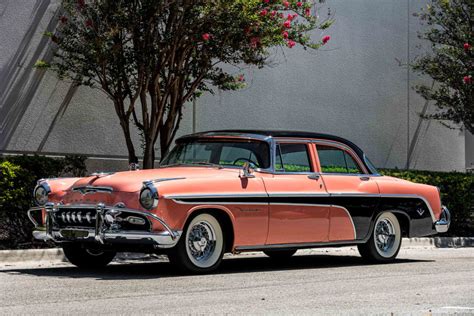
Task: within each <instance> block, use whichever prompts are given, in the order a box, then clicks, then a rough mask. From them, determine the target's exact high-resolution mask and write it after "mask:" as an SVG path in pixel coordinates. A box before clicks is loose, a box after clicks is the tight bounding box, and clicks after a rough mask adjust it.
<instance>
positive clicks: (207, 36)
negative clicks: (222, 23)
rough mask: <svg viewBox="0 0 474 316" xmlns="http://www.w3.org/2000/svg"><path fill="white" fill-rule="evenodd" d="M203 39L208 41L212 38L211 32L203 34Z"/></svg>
mask: <svg viewBox="0 0 474 316" xmlns="http://www.w3.org/2000/svg"><path fill="white" fill-rule="evenodd" d="M202 39H203V40H205V41H206V42H207V41H208V40H210V39H211V34H209V33H204V34H202Z"/></svg>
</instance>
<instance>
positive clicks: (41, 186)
mask: <svg viewBox="0 0 474 316" xmlns="http://www.w3.org/2000/svg"><path fill="white" fill-rule="evenodd" d="M50 193H51V188H50V186H49V184H48V182H47V181H45V180H39V181H38V184H37V185H36V187H35V189H34V190H33V200H34V201H35V203H36V205H38V206H44V205H45V204H46V203H48V196H49V194H50Z"/></svg>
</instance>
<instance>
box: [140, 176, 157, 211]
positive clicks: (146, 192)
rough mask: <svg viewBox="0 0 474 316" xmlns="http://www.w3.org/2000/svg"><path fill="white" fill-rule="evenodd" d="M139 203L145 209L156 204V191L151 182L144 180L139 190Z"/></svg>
mask: <svg viewBox="0 0 474 316" xmlns="http://www.w3.org/2000/svg"><path fill="white" fill-rule="evenodd" d="M140 204H141V206H143V207H144V208H145V209H147V210H151V209H154V208H155V207H157V206H158V191H157V190H156V188H155V186H154V185H153V182H151V181H149V182H144V183H143V188H142V190H141V191H140Z"/></svg>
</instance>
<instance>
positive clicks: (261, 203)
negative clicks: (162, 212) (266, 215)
mask: <svg viewBox="0 0 474 316" xmlns="http://www.w3.org/2000/svg"><path fill="white" fill-rule="evenodd" d="M172 200H173V201H174V202H175V203H177V204H191V205H196V204H200V205H266V206H268V204H269V203H268V202H209V201H206V202H204V203H201V202H186V201H183V200H175V199H172Z"/></svg>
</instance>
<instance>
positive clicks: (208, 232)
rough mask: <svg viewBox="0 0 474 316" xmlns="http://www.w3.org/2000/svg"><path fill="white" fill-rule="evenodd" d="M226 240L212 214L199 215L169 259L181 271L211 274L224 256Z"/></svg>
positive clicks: (188, 226)
mask: <svg viewBox="0 0 474 316" xmlns="http://www.w3.org/2000/svg"><path fill="white" fill-rule="evenodd" d="M224 249H225V240H224V234H223V232H222V228H221V224H220V223H219V221H218V220H217V219H216V218H215V217H214V216H212V215H211V214H207V213H204V214H199V215H198V216H196V217H194V218H193V219H192V220H191V221H190V222H189V224H188V225H187V226H186V228H185V230H184V232H183V236H181V239H180V240H179V242H178V244H177V245H176V246H175V247H174V248H173V249H171V250H170V252H169V253H168V258H169V259H170V262H171V263H172V264H175V265H177V266H178V268H180V270H182V271H185V272H192V273H207V272H211V271H213V270H215V269H217V267H218V266H219V264H220V263H221V261H222V257H223V256H224Z"/></svg>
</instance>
